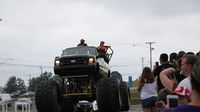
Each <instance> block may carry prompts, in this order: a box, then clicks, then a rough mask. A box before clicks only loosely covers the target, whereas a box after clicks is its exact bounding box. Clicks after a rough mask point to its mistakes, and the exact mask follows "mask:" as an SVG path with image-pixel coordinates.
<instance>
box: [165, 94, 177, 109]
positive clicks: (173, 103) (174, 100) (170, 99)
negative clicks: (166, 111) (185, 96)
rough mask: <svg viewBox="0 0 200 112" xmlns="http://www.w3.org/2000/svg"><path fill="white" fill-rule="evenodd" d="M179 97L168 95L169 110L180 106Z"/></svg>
mask: <svg viewBox="0 0 200 112" xmlns="http://www.w3.org/2000/svg"><path fill="white" fill-rule="evenodd" d="M178 99H179V97H178V95H167V104H168V105H169V108H174V107H177V106H178Z"/></svg>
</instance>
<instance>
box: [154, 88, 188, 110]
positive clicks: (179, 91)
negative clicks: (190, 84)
mask: <svg viewBox="0 0 200 112" xmlns="http://www.w3.org/2000/svg"><path fill="white" fill-rule="evenodd" d="M168 95H177V96H178V105H179V106H181V105H187V104H188V103H190V101H191V100H190V91H189V90H188V89H187V88H186V87H184V86H179V87H177V88H176V89H174V91H172V92H171V93H170V94H168ZM165 98H167V95H166V97H165ZM157 103H160V105H162V106H161V107H160V110H161V109H162V112H171V111H172V110H173V109H172V108H169V107H168V106H169V104H167V105H166V103H167V102H163V101H159V102H157ZM157 105H158V104H157Z"/></svg>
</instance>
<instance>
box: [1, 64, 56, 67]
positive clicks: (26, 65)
mask: <svg viewBox="0 0 200 112" xmlns="http://www.w3.org/2000/svg"><path fill="white" fill-rule="evenodd" d="M4 66H25V67H43V68H53V66H47V65H43V66H41V65H28V64H11V63H4Z"/></svg>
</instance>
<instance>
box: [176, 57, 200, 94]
mask: <svg viewBox="0 0 200 112" xmlns="http://www.w3.org/2000/svg"><path fill="white" fill-rule="evenodd" d="M197 60H198V58H197V57H196V56H195V55H186V56H184V57H183V58H182V62H181V70H182V72H183V74H184V75H185V76H186V78H185V79H183V80H182V81H181V82H180V83H179V84H178V86H185V87H186V88H187V89H189V90H190V91H191V90H192V88H191V84H190V75H191V73H192V69H193V65H194V63H195V62H196V61H197Z"/></svg>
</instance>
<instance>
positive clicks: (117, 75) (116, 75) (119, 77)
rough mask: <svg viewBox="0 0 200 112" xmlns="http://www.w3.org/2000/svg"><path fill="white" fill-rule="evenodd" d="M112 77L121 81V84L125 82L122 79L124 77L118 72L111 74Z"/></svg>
mask: <svg viewBox="0 0 200 112" xmlns="http://www.w3.org/2000/svg"><path fill="white" fill-rule="evenodd" d="M111 77H113V78H115V79H117V80H119V83H121V82H122V80H123V79H122V75H121V74H120V73H119V72H118V71H113V72H112V73H111Z"/></svg>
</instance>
